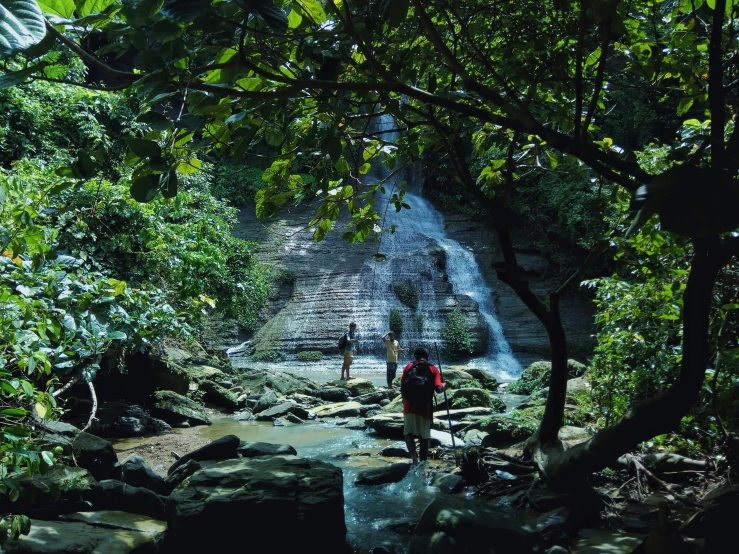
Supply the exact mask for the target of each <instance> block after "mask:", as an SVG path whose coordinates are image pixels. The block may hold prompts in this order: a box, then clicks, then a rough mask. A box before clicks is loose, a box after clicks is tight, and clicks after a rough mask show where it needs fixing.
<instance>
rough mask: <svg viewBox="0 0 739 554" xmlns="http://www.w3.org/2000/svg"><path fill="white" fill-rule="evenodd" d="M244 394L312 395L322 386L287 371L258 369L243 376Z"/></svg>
mask: <svg viewBox="0 0 739 554" xmlns="http://www.w3.org/2000/svg"><path fill="white" fill-rule="evenodd" d="M239 385H240V386H241V387H243V389H244V392H247V393H248V394H264V393H266V392H269V391H274V392H276V393H279V394H283V395H288V394H293V393H296V392H299V393H302V394H310V392H311V391H313V390H316V389H319V388H320V387H321V386H320V385H319V384H318V383H316V382H315V381H311V380H310V379H307V378H306V377H303V376H302V375H297V374H294V373H288V372H287V371H280V372H269V371H261V370H257V369H248V370H247V372H246V373H244V374H242V375H241V381H240V383H239Z"/></svg>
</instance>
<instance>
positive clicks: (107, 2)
mask: <svg viewBox="0 0 739 554" xmlns="http://www.w3.org/2000/svg"><path fill="white" fill-rule="evenodd" d="M115 1H116V0H77V6H78V9H77V15H79V16H80V17H84V16H86V15H90V14H91V13H100V12H102V11H104V10H106V9H108V7H109V6H112V5H113V4H114V3H115Z"/></svg>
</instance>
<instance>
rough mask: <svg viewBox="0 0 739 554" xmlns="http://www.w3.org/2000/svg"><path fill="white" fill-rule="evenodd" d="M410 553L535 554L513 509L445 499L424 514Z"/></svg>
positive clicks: (431, 504) (413, 538)
mask: <svg viewBox="0 0 739 554" xmlns="http://www.w3.org/2000/svg"><path fill="white" fill-rule="evenodd" d="M408 552H409V554H442V553H444V554H446V553H451V552H470V553H473V552H474V553H477V552H480V553H482V552H485V553H486V554H487V553H496V554H504V553H505V554H507V553H512V552H516V553H517V554H533V552H534V550H533V547H532V543H531V540H530V538H529V536H528V535H527V534H526V533H525V531H524V530H523V529H522V522H521V521H520V520H519V519H518V517H517V516H516V514H515V512H514V511H513V510H512V509H510V510H508V509H506V508H504V507H501V506H495V507H490V506H487V505H484V504H481V503H478V502H474V501H472V500H469V499H460V498H455V497H453V496H445V497H440V498H437V499H435V500H433V501H432V502H431V503H430V504H429V505H428V506H427V507H426V509H425V510H424V511H423V514H422V515H421V519H420V521H419V522H418V525H417V526H416V529H415V531H414V532H413V537H412V538H411V541H410V545H409V549H408Z"/></svg>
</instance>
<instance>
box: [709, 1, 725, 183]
mask: <svg viewBox="0 0 739 554" xmlns="http://www.w3.org/2000/svg"><path fill="white" fill-rule="evenodd" d="M725 11H726V0H716V5H715V6H714V9H713V20H712V25H711V42H710V45H709V51H708V103H709V106H710V109H711V164H712V166H713V167H715V168H723V167H724V122H725V117H726V116H725V113H724V110H725V106H724V96H725V91H724V85H723V81H722V76H723V68H722V67H721V66H722V63H721V59H722V57H723V48H722V43H723V26H724V12H725Z"/></svg>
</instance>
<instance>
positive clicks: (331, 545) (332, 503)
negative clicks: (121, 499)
mask: <svg viewBox="0 0 739 554" xmlns="http://www.w3.org/2000/svg"><path fill="white" fill-rule="evenodd" d="M342 482H343V478H342V472H341V470H340V469H339V468H337V467H334V466H332V465H331V464H328V463H326V462H321V461H318V460H308V459H302V458H297V457H292V456H269V457H258V458H252V459H240V460H227V461H222V462H218V463H216V464H214V465H212V466H210V467H208V468H205V469H202V470H200V471H198V472H197V473H195V474H194V475H192V476H191V477H190V478H189V479H187V480H186V481H184V482H183V483H182V484H180V486H178V487H177V488H176V489H175V490H174V491H173V492H172V494H171V495H170V497H169V504H168V508H169V510H168V516H169V517H168V522H169V532H168V543H169V545H170V548H171V549H172V550H173V551H181V552H237V551H241V550H243V548H244V544H245V543H244V541H245V535H244V532H245V529H252V530H267V529H275V524H276V522H279V525H280V528H281V529H283V532H282V533H280V536H279V547H276V546H275V540H276V538H275V536H274V535H272V534H271V533H266V532H254V533H250V534H249V538H248V544H249V547H248V548H249V550H250V551H254V552H274V551H278V550H279V551H280V552H337V553H339V552H344V551H345V548H346V525H345V523H344V497H343V483H342ZM204 530H212V531H213V532H204Z"/></svg>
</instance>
